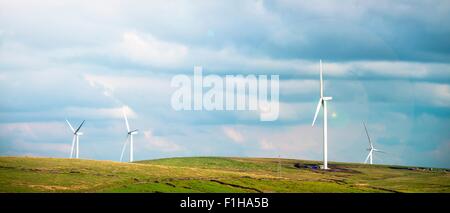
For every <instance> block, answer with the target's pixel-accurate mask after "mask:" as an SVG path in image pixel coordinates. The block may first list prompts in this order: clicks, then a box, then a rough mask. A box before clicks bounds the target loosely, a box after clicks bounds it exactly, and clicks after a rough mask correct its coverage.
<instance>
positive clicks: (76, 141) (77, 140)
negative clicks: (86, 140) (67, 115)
mask: <svg viewBox="0 0 450 213" xmlns="http://www.w3.org/2000/svg"><path fill="white" fill-rule="evenodd" d="M66 122H67V124H69V127H70V129H71V130H72V132H73V139H72V148H71V149H70V158H72V157H73V153H74V151H75V158H77V159H78V158H79V154H80V138H79V137H80V135H83V133H82V132H80V129H81V126H83V124H84V120H83V122H81V124H80V126H79V127H78V128H77V129H76V130H75V129H74V128H73V127H72V125H71V124H70V122H69V120H67V119H66Z"/></svg>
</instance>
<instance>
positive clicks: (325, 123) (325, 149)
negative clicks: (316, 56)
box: [312, 60, 333, 169]
mask: <svg viewBox="0 0 450 213" xmlns="http://www.w3.org/2000/svg"><path fill="white" fill-rule="evenodd" d="M332 99H333V97H324V96H323V78H322V60H320V99H319V103H318V104H317V108H316V114H315V115H314V120H313V122H312V126H314V123H315V122H316V119H317V115H318V114H319V111H320V108H321V107H323V169H328V147H327V146H328V119H327V101H330V100H332Z"/></svg>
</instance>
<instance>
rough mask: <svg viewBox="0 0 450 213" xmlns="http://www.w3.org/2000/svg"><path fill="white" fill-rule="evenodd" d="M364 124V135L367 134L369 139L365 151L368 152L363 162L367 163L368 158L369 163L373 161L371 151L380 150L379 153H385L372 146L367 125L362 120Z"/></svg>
mask: <svg viewBox="0 0 450 213" xmlns="http://www.w3.org/2000/svg"><path fill="white" fill-rule="evenodd" d="M363 125H364V129H365V130H366V135H367V139H368V140H369V148H368V149H367V151H369V154H368V155H367V157H366V160H365V161H364V163H367V160H369V159H370V161H369V164H372V163H373V153H374V152H381V153H385V152H383V151H381V150H379V149H375V147H374V146H373V143H372V141H371V140H370V136H369V132H368V131H367V127H366V124H365V123H364V122H363Z"/></svg>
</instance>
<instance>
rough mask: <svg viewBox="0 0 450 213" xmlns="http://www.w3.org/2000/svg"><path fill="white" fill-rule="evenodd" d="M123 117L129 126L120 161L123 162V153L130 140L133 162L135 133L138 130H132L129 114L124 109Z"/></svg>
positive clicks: (131, 160)
mask: <svg viewBox="0 0 450 213" xmlns="http://www.w3.org/2000/svg"><path fill="white" fill-rule="evenodd" d="M123 117H124V118H125V125H126V126H127V140H126V141H125V143H124V144H123V147H122V154H121V155H120V161H121V162H122V158H123V153H124V152H125V148H126V146H127V143H128V141H129V142H130V162H133V135H135V134H137V133H138V130H137V129H135V130H133V131H131V130H130V125H128V119H127V115H126V114H125V111H123Z"/></svg>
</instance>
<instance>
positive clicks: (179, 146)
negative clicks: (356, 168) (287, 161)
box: [0, 0, 450, 168]
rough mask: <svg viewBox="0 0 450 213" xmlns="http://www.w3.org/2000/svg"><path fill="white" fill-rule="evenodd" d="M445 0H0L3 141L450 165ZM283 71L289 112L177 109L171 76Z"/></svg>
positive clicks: (89, 155) (111, 150)
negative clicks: (267, 115) (268, 117)
mask: <svg viewBox="0 0 450 213" xmlns="http://www.w3.org/2000/svg"><path fill="white" fill-rule="evenodd" d="M449 38H450V2H449V1H445V0H443V1H439V0H436V1H432V2H429V1H415V0H413V1H384V0H379V1H345V0H344V1H326V0H325V1H297V0H280V1H261V0H258V1H237V0H236V1H233V0H231V1H229V0H226V1H225V0H224V1H156V0H155V1H118V0H108V1H106V0H105V1H101V0H100V1H97V0H96V1H80V0H77V1H57V0H44V1H22V0H15V1H6V0H0V97H1V99H0V155H3V156H10V155H19V156H44V157H69V156H70V148H71V142H72V133H71V131H70V129H69V127H68V126H67V124H66V123H65V119H66V118H67V119H68V120H70V121H71V122H72V124H73V125H78V124H80V123H81V122H82V121H83V120H86V123H85V125H84V126H83V127H82V130H81V131H82V132H83V133H84V135H83V136H81V137H80V157H81V158H85V159H98V160H114V161H118V160H119V158H120V153H121V149H122V145H123V143H124V142H125V139H126V134H127V132H126V128H125V122H124V120H123V117H122V110H123V109H125V111H126V112H127V114H128V118H129V122H130V125H131V128H137V129H139V134H138V135H136V136H135V138H134V140H135V153H134V158H135V160H144V159H156V158H165V157H178V156H241V157H277V156H281V157H284V158H295V159H309V160H321V159H322V127H321V126H322V119H321V116H320V117H319V120H318V123H317V126H315V127H311V122H312V119H313V116H314V111H315V107H316V104H317V101H318V97H319V81H318V79H319V75H318V73H319V60H320V59H322V60H323V66H324V79H325V95H327V96H332V97H333V100H332V101H330V102H329V103H328V106H329V109H328V111H329V120H328V125H329V132H328V134H329V142H328V147H329V150H328V153H329V156H328V159H329V160H330V161H341V162H359V163H360V162H363V161H364V159H365V157H366V155H367V151H366V149H367V148H368V141H367V137H366V136H365V132H364V126H363V124H362V122H365V123H366V124H367V128H368V130H369V134H370V136H371V138H372V140H373V141H374V143H375V146H376V147H377V148H378V149H381V150H384V151H385V152H386V154H378V153H376V155H375V156H374V163H379V164H398V165H414V166H432V167H445V168H450V156H449V153H450V131H449V130H450V86H449V84H450V39H449ZM194 66H202V67H203V73H204V74H217V75H220V76H224V75H237V74H241V75H250V74H254V75H262V74H265V75H279V78H280V117H279V119H278V120H276V121H273V122H261V121H260V120H259V118H258V116H257V115H255V113H254V112H252V111H175V110H173V109H172V107H171V105H170V98H171V95H172V93H173V92H174V90H175V88H173V87H171V86H170V82H171V79H172V77H173V76H175V75H178V74H185V75H192V74H193V69H194Z"/></svg>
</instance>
